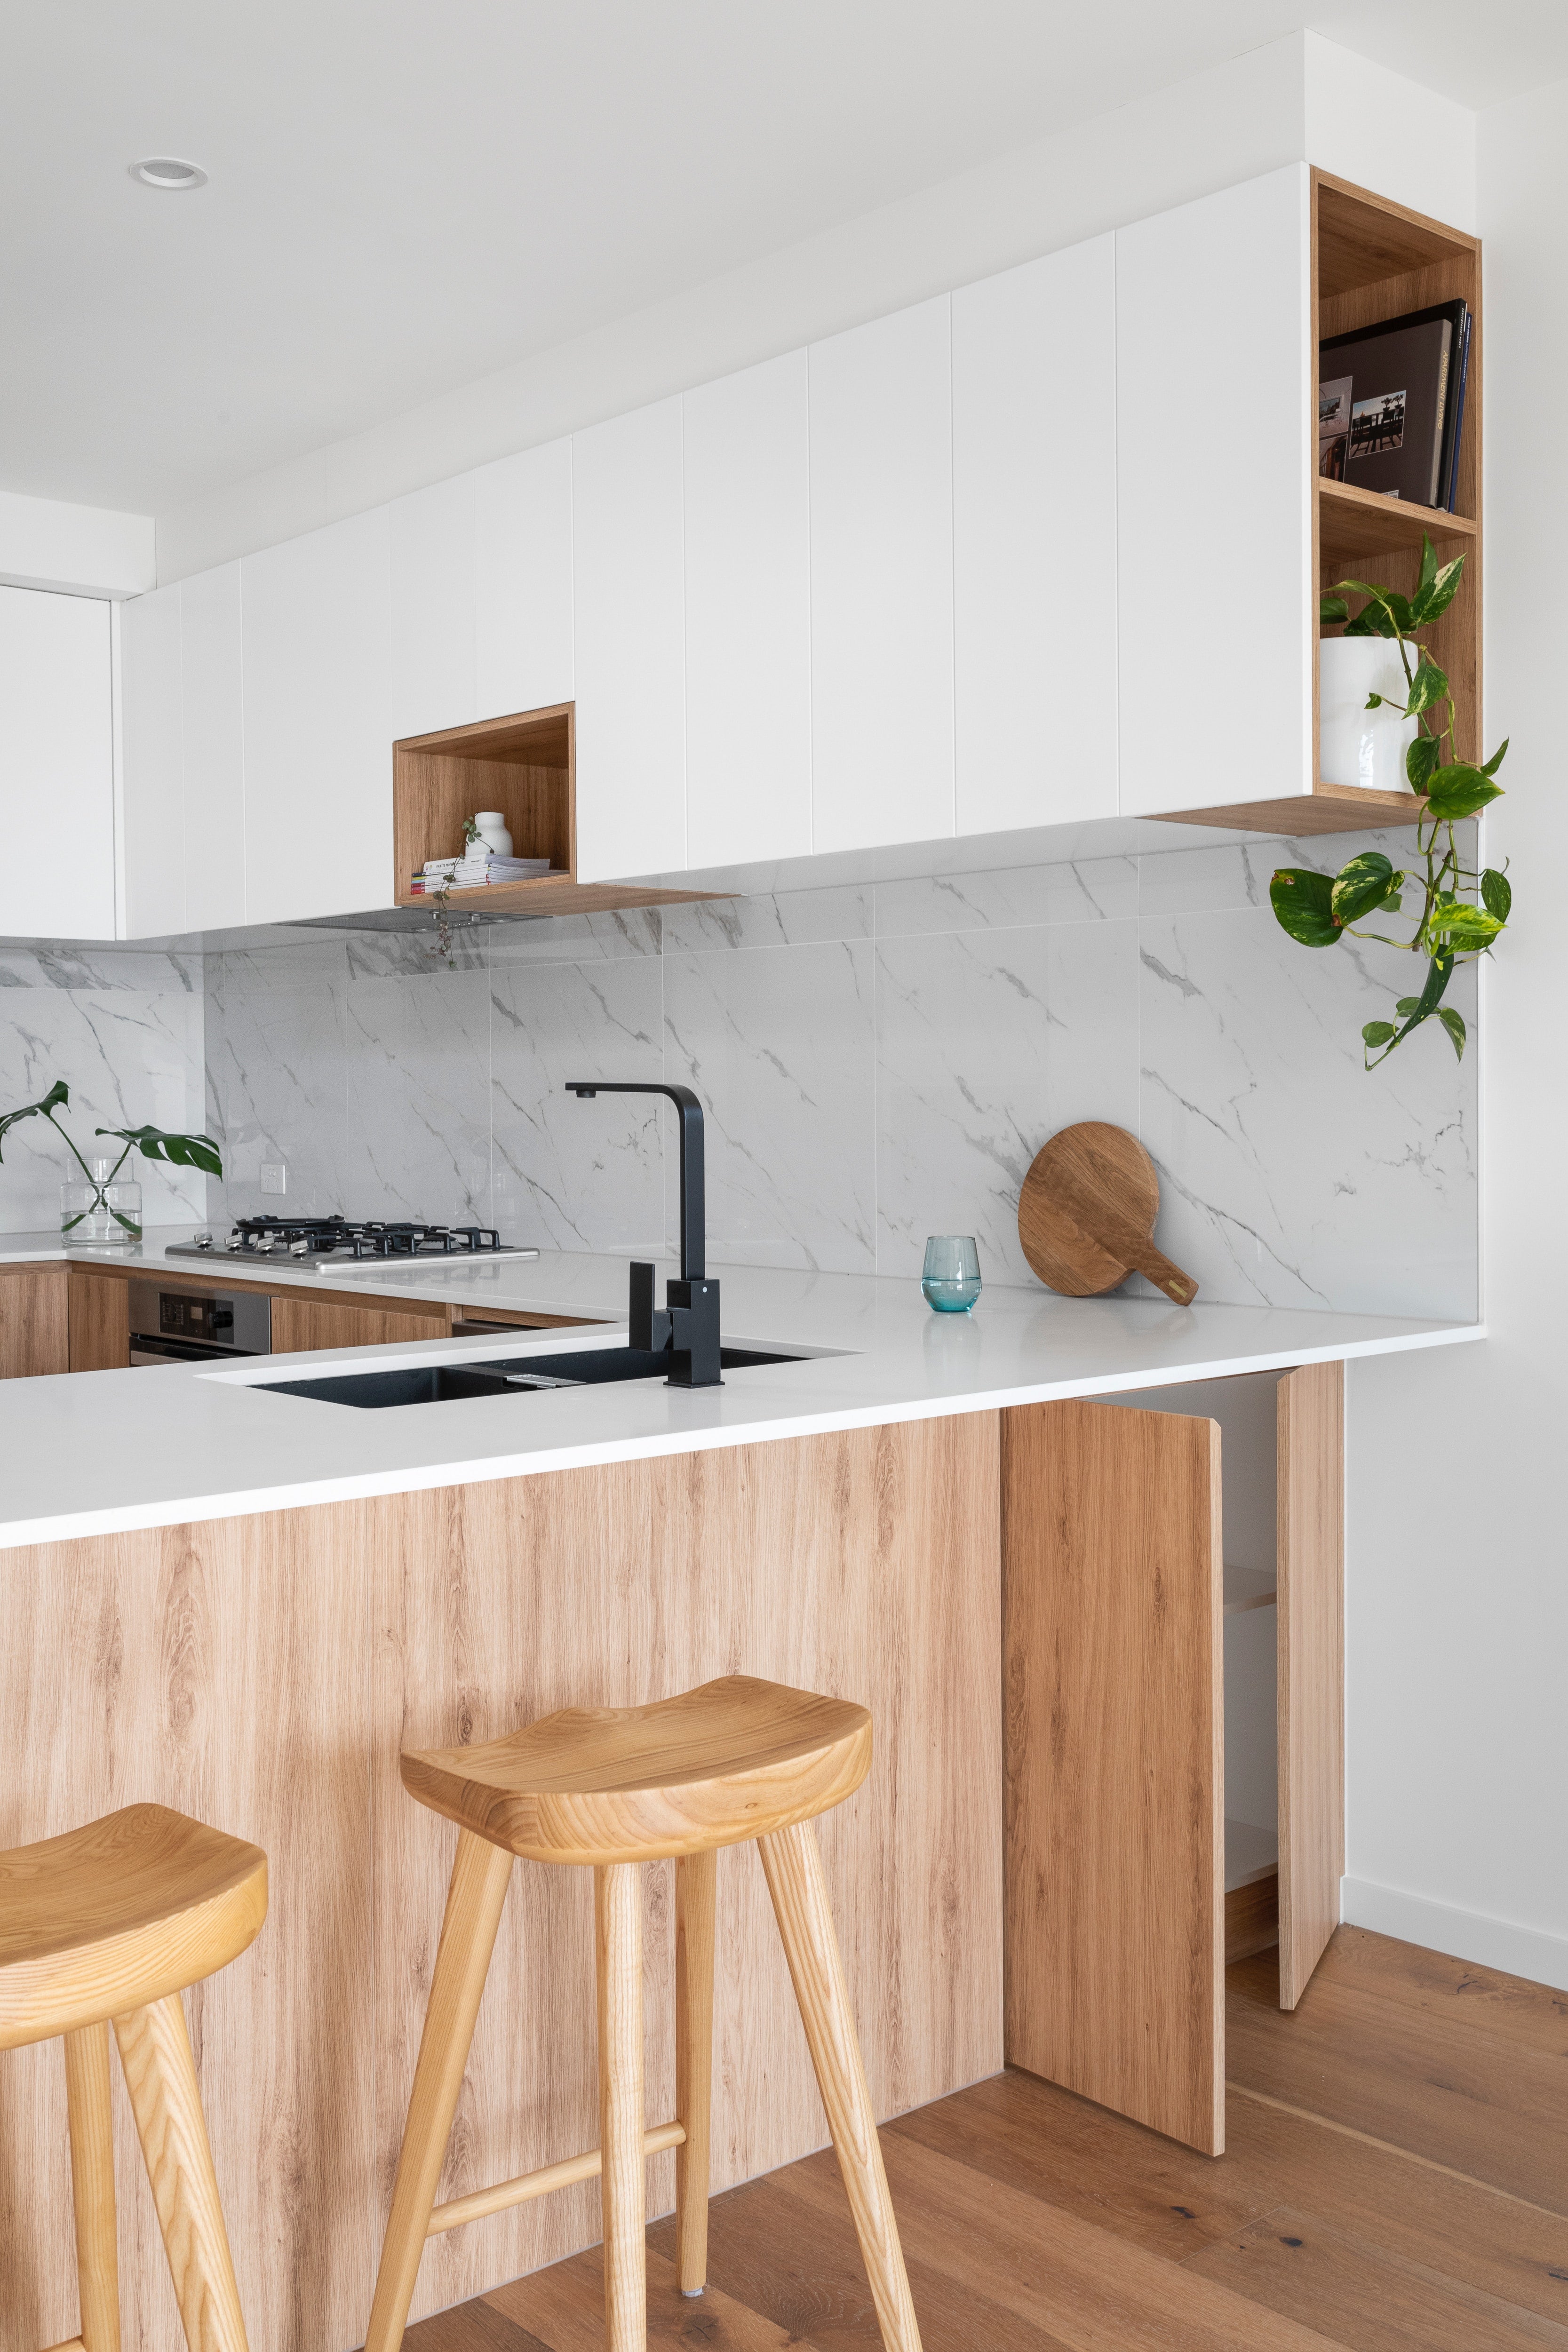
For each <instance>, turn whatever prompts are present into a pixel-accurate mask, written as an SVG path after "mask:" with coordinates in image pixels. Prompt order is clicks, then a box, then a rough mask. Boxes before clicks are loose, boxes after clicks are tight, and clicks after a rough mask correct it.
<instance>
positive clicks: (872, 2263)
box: [758, 1822, 921, 2352]
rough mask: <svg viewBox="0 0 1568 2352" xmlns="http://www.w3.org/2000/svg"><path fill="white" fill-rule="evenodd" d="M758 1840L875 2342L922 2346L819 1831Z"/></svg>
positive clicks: (897, 2351) (801, 1829)
mask: <svg viewBox="0 0 1568 2352" xmlns="http://www.w3.org/2000/svg"><path fill="white" fill-rule="evenodd" d="M758 1845H759V1848H760V1850H761V1853H762V1857H763V1870H764V1872H765V1873H766V1874H767V1881H768V1893H769V1894H770V1895H772V1897H773V1912H774V1915H775V1916H776V1917H777V1920H778V1923H779V1934H780V1936H781V1937H782V1938H783V1940H784V1951H785V1953H786V1955H787V1956H788V1959H789V1971H790V1978H791V1980H792V1982H793V1983H794V1986H795V2000H796V2001H797V2002H798V2003H799V2006H800V2014H801V2021H802V2023H803V2024H804V2025H805V2039H806V2044H807V2046H808V2048H809V2049H810V2052H811V2062H812V2065H813V2066H814V2068H815V2069H816V2082H817V2087H818V2089H819V2090H820V2091H821V2093H822V2104H823V2106H824V2108H825V2109H826V2114H827V2127H828V2129H829V2131H830V2132H831V2133H832V2135H833V2145H834V2148H835V2150H836V2152H837V2157H838V2169H839V2171H840V2173H841V2174H842V2175H843V2178H844V2189H845V2193H846V2195H847V2198H848V2200H849V2211H850V2214H851V2216H852V2218H853V2220H854V2223H855V2234H856V2236H857V2237H858V2240H859V2242H860V2254H861V2259H862V2260H863V2262H864V2263H865V2265H866V2273H867V2276H868V2278H869V2280H870V2283H871V2299H872V2301H873V2303H874V2304H875V2305H876V2306H877V2320H878V2325H879V2327H880V2329H881V2333H882V2342H883V2343H884V2345H885V2346H886V2347H887V2352H921V2333H920V2328H919V2326H918V2324H917V2322H916V2319H915V2306H914V2300H913V2297H912V2296H911V2295H910V2281H909V2273H908V2272H907V2271H906V2269H905V2267H904V2252H903V2248H902V2246H901V2245H900V2242H899V2225H898V2221H897V2220H896V2219H895V2217H894V2213H893V2205H892V2199H891V2197H890V2196H889V2191H888V2176H887V2173H886V2171H885V2169H884V2168H883V2164H882V2150H881V2146H880V2143H879V2139H878V2136H877V2118H876V2113H875V2110H874V2109H873V2107H872V2105H871V2095H870V2092H869V2091H868V2088H867V2085H866V2069H865V2066H864V2064H863V2063H862V2061H861V2057H860V2043H859V2039H858V2035H857V2033H856V2031H855V2015H854V2011H853V2010H852V2009H851V2007H850V2004H849V1988H848V1985H847V1983H846V1981H845V1977H844V1963H843V1961H842V1959H841V1958H840V1957H839V1951H838V1937H837V1933H836V1931H835V1929H834V1925H833V1910H832V1906H831V1904H830V1902H829V1899H828V1894H827V1881H826V1878H825V1877H824V1875H823V1870H822V1853H821V1849H820V1848H819V1846H818V1845H817V1843H816V1831H815V1829H814V1828H813V1827H812V1824H811V1823H810V1822H794V1823H792V1824H791V1825H790V1827H789V1828H787V1829H782V1830H774V1831H773V1832H770V1833H769V1834H768V1835H767V1836H765V1837H763V1838H761V1839H759V1840H758Z"/></svg>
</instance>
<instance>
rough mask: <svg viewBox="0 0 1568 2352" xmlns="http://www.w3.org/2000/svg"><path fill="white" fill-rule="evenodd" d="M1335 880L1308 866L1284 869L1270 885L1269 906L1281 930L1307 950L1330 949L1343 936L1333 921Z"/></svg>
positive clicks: (1280, 870)
mask: <svg viewBox="0 0 1568 2352" xmlns="http://www.w3.org/2000/svg"><path fill="white" fill-rule="evenodd" d="M1333 892H1334V885H1333V877H1331V875H1328V874H1314V873H1313V872H1312V871H1311V870H1310V867H1308V866H1280V867H1279V871H1278V873H1277V874H1276V875H1275V877H1274V879H1273V880H1272V881H1271V882H1270V883H1269V885H1268V903H1269V905H1270V906H1271V907H1272V908H1273V909H1274V913H1275V917H1276V919H1277V920H1278V921H1279V926H1280V929H1282V930H1287V931H1289V934H1290V937H1291V938H1292V939H1293V940H1300V943H1301V945H1302V946H1303V947H1304V948H1331V947H1332V946H1333V945H1334V944H1335V942H1336V940H1338V939H1339V937H1340V926H1339V924H1338V923H1337V922H1336V921H1335V920H1334V908H1333Z"/></svg>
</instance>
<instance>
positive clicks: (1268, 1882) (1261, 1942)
mask: <svg viewBox="0 0 1568 2352" xmlns="http://www.w3.org/2000/svg"><path fill="white" fill-rule="evenodd" d="M1278 1942H1279V1872H1278V1871H1275V1870H1271V1871H1270V1872H1269V1874H1268V1877H1267V1878H1255V1879H1254V1880H1253V1881H1252V1883H1251V1885H1249V1886H1230V1887H1227V1888H1226V1896H1225V1964H1226V1968H1229V1966H1230V1964H1231V1962H1232V1961H1233V1960H1249V1959H1250V1958H1252V1955H1253V1953H1254V1952H1267V1951H1268V1950H1269V1949H1270V1948H1272V1947H1273V1946H1274V1945H1276V1944H1277V1943H1278Z"/></svg>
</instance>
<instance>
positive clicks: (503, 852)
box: [474, 809, 511, 857]
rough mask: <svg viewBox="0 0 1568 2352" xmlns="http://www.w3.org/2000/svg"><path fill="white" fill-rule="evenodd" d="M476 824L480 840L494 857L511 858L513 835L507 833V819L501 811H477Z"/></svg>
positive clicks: (475, 815) (475, 814)
mask: <svg viewBox="0 0 1568 2352" xmlns="http://www.w3.org/2000/svg"><path fill="white" fill-rule="evenodd" d="M474 823H475V824H477V825H478V827H479V839H480V840H481V841H482V842H483V843H484V845H485V847H486V848H487V849H488V850H489V853H490V855H491V856H492V857H510V856H511V835H510V833H509V832H508V831H507V827H506V818H505V817H504V816H503V814H501V812H500V809H477V810H476V811H475V813H474Z"/></svg>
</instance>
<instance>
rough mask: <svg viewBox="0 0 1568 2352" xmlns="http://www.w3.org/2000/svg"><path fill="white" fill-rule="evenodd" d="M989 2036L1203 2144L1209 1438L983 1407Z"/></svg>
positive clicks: (1210, 1980) (1069, 1406) (1217, 1619)
mask: <svg viewBox="0 0 1568 2352" xmlns="http://www.w3.org/2000/svg"><path fill="white" fill-rule="evenodd" d="M1002 1483H1003V1586H1004V1603H1003V1606H1004V1633H1003V1679H1004V1708H1005V1754H1006V1768H1005V1769H1006V1787H1005V1837H1006V1898H1005V1900H1006V1916H1005V1940H1006V1969H1007V1988H1006V2044H1007V2054H1008V2057H1009V2058H1010V2059H1011V2060H1012V2062H1013V2063H1015V2064H1016V2065H1020V2066H1026V2067H1027V2068H1028V2069H1029V2070H1030V2072H1031V2073H1034V2074H1044V2075H1046V2076H1047V2077H1048V2078H1049V2079H1050V2080H1051V2081H1053V2082H1058V2083H1064V2084H1067V2085H1068V2087H1069V2088H1070V2089H1073V2090H1076V2091H1079V2092H1081V2093H1082V2094H1083V2095H1085V2096H1086V2097H1088V2098H1092V2099H1098V2100H1100V2101H1101V2102H1103V2103H1104V2104H1105V2105H1108V2106H1113V2107H1116V2108H1118V2109H1119V2110H1120V2111H1121V2113H1123V2114H1125V2115H1130V2116H1136V2117H1137V2118H1138V2119H1139V2120H1140V2121H1142V2122H1144V2123H1147V2124H1152V2126H1154V2128H1155V2129H1156V2130H1158V2131H1163V2132H1168V2133H1169V2134H1170V2135H1171V2137H1173V2138H1175V2139H1180V2140H1184V2141H1185V2142H1186V2143H1187V2144H1188V2145H1189V2146H1191V2147H1200V2148H1203V2149H1205V2150H1206V2151H1207V2152H1208V2153H1210V2154H1217V2153H1218V2151H1219V2150H1220V2148H1221V2147H1223V2146H1224V2143H1225V2111H1224V2095H1223V2094H1224V2020H1223V2014H1222V2011H1221V2005H1220V2004H1221V1984H1222V1979H1221V1970H1222V1965H1223V1962H1222V1955H1223V1951H1224V1917H1223V1900H1224V1868H1225V1865H1224V1823H1223V1803H1224V1777H1225V1776H1224V1769H1223V1760H1222V1759H1223V1739H1224V1704H1223V1693H1222V1689H1221V1681H1222V1675H1223V1664H1224V1655H1223V1642H1222V1621H1221V1614H1220V1612H1221V1605H1222V1594H1221V1565H1220V1509H1219V1498H1220V1473H1219V1433H1218V1429H1217V1427H1216V1426H1215V1423H1212V1422H1209V1421H1206V1420H1202V1419H1198V1418H1195V1417H1190V1416H1186V1415H1181V1414H1175V1413H1162V1412H1140V1411H1134V1410H1131V1409H1127V1408H1123V1407H1120V1406H1116V1405H1108V1404H1086V1403H1082V1402H1065V1403H1060V1404H1044V1405H1024V1406H1019V1407H1016V1408H1015V1409H1013V1410H1011V1411H1009V1412H1005V1414H1004V1415H1003V1458H1002Z"/></svg>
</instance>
